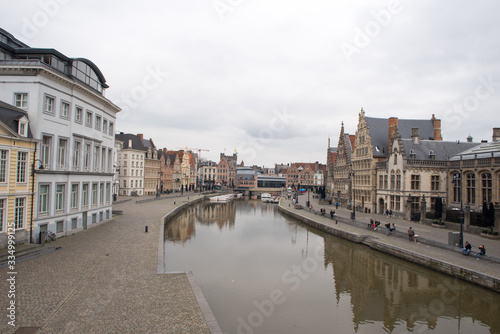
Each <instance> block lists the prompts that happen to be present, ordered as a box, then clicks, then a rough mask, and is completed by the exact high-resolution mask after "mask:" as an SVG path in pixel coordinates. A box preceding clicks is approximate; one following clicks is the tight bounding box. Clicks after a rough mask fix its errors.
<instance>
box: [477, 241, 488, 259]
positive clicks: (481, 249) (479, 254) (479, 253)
mask: <svg viewBox="0 0 500 334" xmlns="http://www.w3.org/2000/svg"><path fill="white" fill-rule="evenodd" d="M478 248H479V252H477V259H478V260H479V258H480V257H481V255H483V256H484V255H486V248H485V247H484V245H481V246H479V247H478Z"/></svg>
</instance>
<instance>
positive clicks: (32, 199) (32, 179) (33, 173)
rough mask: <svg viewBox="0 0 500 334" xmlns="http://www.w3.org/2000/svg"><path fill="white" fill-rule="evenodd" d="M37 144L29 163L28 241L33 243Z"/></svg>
mask: <svg viewBox="0 0 500 334" xmlns="http://www.w3.org/2000/svg"><path fill="white" fill-rule="evenodd" d="M36 149H37V144H36V143H35V151H33V162H32V163H31V219H30V220H31V222H30V243H31V244H32V243H33V207H34V206H35V202H34V199H35V162H36V161H35V159H36Z"/></svg>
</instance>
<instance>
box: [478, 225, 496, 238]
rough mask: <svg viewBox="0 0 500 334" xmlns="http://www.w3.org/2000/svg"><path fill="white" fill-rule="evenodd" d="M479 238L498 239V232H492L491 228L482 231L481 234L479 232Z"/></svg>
mask: <svg viewBox="0 0 500 334" xmlns="http://www.w3.org/2000/svg"><path fill="white" fill-rule="evenodd" d="M481 236H482V237H483V238H487V239H500V235H499V234H498V231H493V227H491V228H490V229H489V230H488V229H484V230H483V232H481Z"/></svg>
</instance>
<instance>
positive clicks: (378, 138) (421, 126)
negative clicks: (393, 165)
mask: <svg viewBox="0 0 500 334" xmlns="http://www.w3.org/2000/svg"><path fill="white" fill-rule="evenodd" d="M365 120H366V125H367V126H368V127H369V129H370V137H371V139H372V146H373V155H374V156H376V157H377V156H379V157H385V156H387V153H388V151H389V149H388V145H389V137H388V134H389V132H388V131H389V119H388V118H375V117H365ZM412 128H418V133H419V137H420V138H421V139H429V140H433V139H434V123H433V121H432V120H430V119H429V120H425V119H398V131H399V133H400V134H401V137H402V138H411V129H412Z"/></svg>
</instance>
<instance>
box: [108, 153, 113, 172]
mask: <svg viewBox="0 0 500 334" xmlns="http://www.w3.org/2000/svg"><path fill="white" fill-rule="evenodd" d="M112 163H113V150H112V149H108V172H111V165H112Z"/></svg>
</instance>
